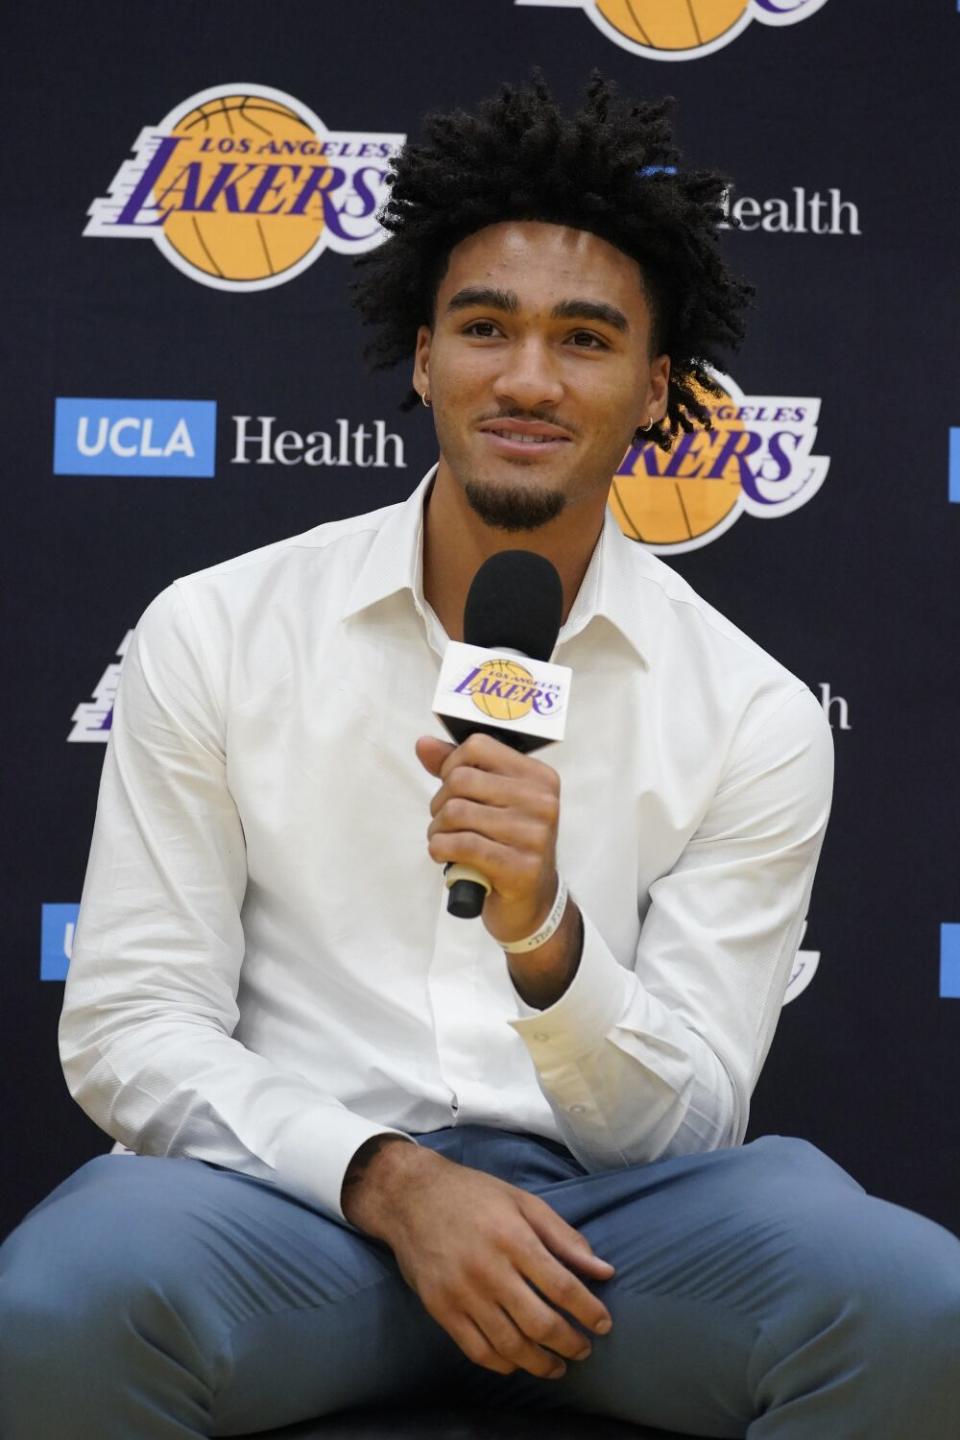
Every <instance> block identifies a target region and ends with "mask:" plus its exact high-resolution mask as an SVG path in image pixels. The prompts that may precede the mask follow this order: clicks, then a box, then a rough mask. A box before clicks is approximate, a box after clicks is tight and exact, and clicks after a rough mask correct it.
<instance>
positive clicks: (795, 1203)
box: [0, 1125, 960, 1440]
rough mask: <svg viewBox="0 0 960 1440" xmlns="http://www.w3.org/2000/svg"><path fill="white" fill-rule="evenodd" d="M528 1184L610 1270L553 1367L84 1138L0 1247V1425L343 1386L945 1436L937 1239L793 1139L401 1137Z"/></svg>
mask: <svg viewBox="0 0 960 1440" xmlns="http://www.w3.org/2000/svg"><path fill="white" fill-rule="evenodd" d="M419 1138H420V1140H421V1143H422V1144H425V1145H429V1146H431V1147H432V1148H434V1149H436V1150H437V1151H439V1152H440V1153H442V1154H444V1155H446V1156H448V1157H449V1158H451V1159H453V1160H457V1161H460V1162H461V1163H463V1164H465V1165H469V1166H472V1167H474V1168H476V1169H478V1170H484V1171H487V1172H488V1173H490V1174H494V1175H498V1176H499V1177H500V1178H502V1179H504V1180H506V1181H509V1182H510V1183H511V1184H514V1185H518V1186H521V1187H522V1188H524V1189H527V1190H530V1191H532V1192H534V1193H536V1194H539V1195H541V1196H543V1197H544V1199H546V1200H547V1201H548V1202H549V1204H550V1205H552V1206H553V1207H554V1208H555V1209H556V1210H557V1211H558V1212H559V1214H561V1215H562V1216H563V1217H564V1219H565V1220H567V1221H568V1222H569V1223H570V1224H571V1225H574V1226H576V1227H577V1228H578V1229H580V1230H582V1231H583V1233H584V1234H585V1235H586V1236H587V1237H588V1239H589V1240H590V1242H591V1244H592V1245H593V1248H594V1250H595V1251H596V1253H597V1254H598V1255H601V1256H602V1257H603V1258H605V1259H607V1260H610V1261H611V1263H612V1264H613V1265H615V1266H616V1275H615V1277H614V1278H613V1279H611V1280H609V1281H606V1282H603V1283H602V1284H597V1285H596V1286H595V1289H596V1293H597V1294H599V1295H601V1296H602V1298H603V1300H604V1302H605V1303H606V1305H607V1306H608V1308H609V1310H610V1313H611V1315H612V1317H613V1330H612V1331H611V1333H610V1334H609V1335H608V1336H605V1337H604V1336H595V1337H593V1353H592V1355H591V1356H590V1357H589V1358H588V1359H587V1360H585V1361H582V1362H576V1361H571V1362H569V1365H568V1370H567V1374H566V1376H565V1378H564V1379H562V1380H560V1381H549V1380H541V1379H536V1378H534V1377H533V1376H530V1375H527V1374H526V1373H525V1372H520V1371H518V1372H515V1373H514V1374H512V1375H508V1376H501V1375H496V1374H494V1373H493V1372H492V1371H488V1370H484V1369H482V1368H481V1367H479V1366H476V1365H474V1364H472V1363H471V1362H470V1361H469V1360H467V1358H466V1357H465V1356H464V1355H463V1354H462V1353H461V1352H460V1350H459V1349H458V1348H457V1347H456V1345H455V1344H454V1342H453V1341H452V1340H451V1339H450V1338H449V1337H448V1336H447V1335H446V1334H445V1332H444V1331H443V1330H442V1329H441V1328H440V1326H439V1325H437V1324H436V1323H435V1322H434V1321H433V1320H432V1319H431V1318H430V1316H429V1315H428V1314H427V1313H426V1311H425V1310H424V1309H423V1307H422V1305H421V1304H420V1301H419V1300H418V1299H417V1297H416V1296H415V1295H414V1294H413V1292H412V1291H411V1290H410V1289H409V1288H408V1287H407V1285H406V1284H405V1282H404V1280H403V1278H402V1277H401V1275H400V1273H399V1271H398V1269H397V1266H396V1263H395V1261H394V1259H393V1256H392V1254H391V1253H390V1251H389V1250H388V1249H386V1247H384V1246H381V1245H379V1244H377V1243H374V1242H371V1241H368V1240H366V1239H365V1238H363V1237H361V1236H360V1235H358V1234H357V1233H356V1232H354V1231H352V1230H351V1229H349V1228H347V1227H345V1226H343V1225H340V1224H337V1223H335V1222H333V1221H331V1220H329V1219H328V1218H326V1217H325V1216H324V1215H321V1214H320V1213H318V1212H317V1211H316V1210H313V1209H312V1208H311V1207H310V1206H308V1205H306V1204H303V1203H302V1202H301V1201H298V1200H296V1199H294V1198H292V1197H291V1196H289V1195H287V1194H285V1193H284V1192H283V1191H282V1190H280V1189H278V1188H277V1187H276V1186H274V1185H271V1184H269V1183H266V1182H263V1181H258V1180H252V1179H249V1178H248V1177H246V1176H243V1175H240V1174H237V1173H234V1172H232V1171H229V1170H224V1169H220V1168H218V1167H216V1166H212V1165H207V1164H205V1163H203V1162H202V1161H198V1160H185V1159H160V1158H153V1157H147V1156H143V1157H139V1156H137V1157H131V1156H122V1155H104V1156H101V1157H99V1158H98V1159H96V1160H91V1161H90V1162H89V1163H88V1164H86V1165H84V1166H83V1167H82V1168H81V1169H80V1170H78V1171H77V1172H76V1173H75V1174H73V1175H72V1176H70V1178H69V1179H67V1180H65V1181H64V1182H63V1184H62V1185H60V1186H59V1187H58V1188H57V1189H56V1190H54V1191H53V1193H52V1194H51V1195H49V1196H48V1197H47V1199H46V1200H44V1201H42V1202H41V1204H40V1205H38V1206H37V1207H36V1208H35V1209H34V1210H33V1211H31V1213H30V1214H29V1215H28V1216H27V1217H26V1219H25V1220H24V1221H23V1222H22V1224H21V1225H20V1226H19V1227H18V1228H17V1229H16V1230H15V1231H14V1232H13V1234H12V1235H11V1236H9V1238H8V1239H7V1241H6V1243H5V1244H4V1246H3V1247H2V1249H0V1434H2V1436H3V1440H39V1437H41V1436H43V1437H50V1440H54V1437H55V1440H185V1437H195V1436H217V1435H244V1434H249V1433H251V1432H254V1431H257V1430H261V1429H267V1428H271V1427H274V1426H282V1425H286V1424H289V1423H291V1422H294V1421H297V1420H303V1419H306V1418H309V1417H316V1416H321V1415H324V1414H327V1413H329V1412H332V1411H336V1410H339V1409H344V1408H349V1407H350V1406H353V1405H358V1404H373V1403H383V1402H388V1403H389V1402H391V1401H393V1400H396V1401H397V1402H398V1404H403V1403H404V1402H415V1403H420V1404H422V1403H424V1402H425V1401H429V1400H433V1399H436V1400H438V1401H441V1400H446V1401H448V1402H449V1399H450V1398H451V1397H455V1398H456V1400H457V1402H458V1403H461V1404H464V1405H471V1406H474V1405H475V1406H486V1407H497V1406H509V1407H517V1408H528V1409H529V1408H542V1409H548V1408H549V1407H551V1406H555V1405H564V1406H568V1407H571V1408H576V1409H581V1410H586V1411H592V1412H596V1413H599V1414H606V1415H611V1416H616V1417H619V1418H621V1419H625V1420H633V1421H634V1422H637V1423H643V1424H648V1425H652V1426H658V1427H663V1428H664V1429H669V1430H677V1431H680V1432H682V1433H684V1434H687V1435H714V1436H749V1440H921V1437H922V1440H957V1437H958V1435H960V1241H958V1240H957V1238H956V1237H955V1236H954V1235H952V1234H951V1233H950V1232H949V1231H947V1230H945V1229H943V1228H942V1227H941V1226H939V1225H937V1224H935V1223H933V1222H932V1221H930V1220H927V1219H925V1218H923V1217H922V1216H920V1215H916V1214H914V1213H913V1212H912V1211H909V1210H905V1209H903V1208H901V1207H899V1206H897V1205H893V1204H890V1203H888V1202H886V1201H884V1200H879V1199H876V1198H873V1197H871V1196H869V1195H867V1194H866V1193H865V1191H864V1190H863V1188H862V1187H861V1186H860V1185H858V1184H857V1182H856V1181H855V1180H853V1179H851V1177H850V1176H849V1175H848V1174H847V1173H846V1172H845V1171H844V1170H842V1169H841V1168H840V1167H839V1166H838V1165H836V1164H834V1162H833V1161H832V1160H830V1159H828V1158H827V1156H825V1155H824V1154H822V1153H821V1152H820V1151H819V1150H817V1149H816V1148H815V1147H814V1146H812V1145H810V1144H808V1143H807V1142H806V1141H803V1140H794V1139H788V1138H784V1137H781V1136H775V1135H771V1136H765V1137H763V1138H762V1139H759V1140H755V1141H753V1143H752V1144H749V1145H745V1146H742V1147H738V1148H734V1149H725V1150H716V1151H712V1152H710V1153H708V1154H704V1155H691V1156H682V1157H679V1158H676V1159H668V1160H660V1161H657V1162H655V1163H652V1164H647V1165H634V1166H630V1167H628V1168H626V1169H623V1170H617V1171H611V1172H607V1173H604V1174H599V1175H587V1174H586V1173H585V1172H584V1171H583V1169H582V1168H581V1166H580V1165H579V1164H578V1163H577V1162H576V1160H574V1158H573V1157H572V1156H571V1155H570V1154H569V1152H568V1151H566V1150H565V1149H563V1148H562V1147H561V1146H559V1145H554V1144H551V1143H550V1142H547V1141H541V1140H537V1139H533V1138H531V1137H529V1136H522V1135H515V1134H510V1133H506V1132H503V1131H497V1130H492V1129H488V1128H486V1127H482V1126H470V1125H466V1126H463V1127H458V1128H454V1129H445V1130H440V1131H436V1132H433V1133H431V1134H428V1135H424V1136H421V1137H419Z"/></svg>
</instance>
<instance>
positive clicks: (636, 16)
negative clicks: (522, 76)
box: [515, 0, 827, 60]
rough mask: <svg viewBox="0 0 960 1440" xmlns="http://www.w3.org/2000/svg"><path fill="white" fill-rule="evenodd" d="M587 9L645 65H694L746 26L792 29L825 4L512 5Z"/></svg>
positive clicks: (599, 1) (550, 1) (612, 0)
mask: <svg viewBox="0 0 960 1440" xmlns="http://www.w3.org/2000/svg"><path fill="white" fill-rule="evenodd" d="M515 3H516V4H517V5H542V6H546V7H550V8H552V9H564V10H585V11H586V13H587V15H588V16H589V17H590V19H591V20H592V21H593V23H594V24H595V25H596V26H597V28H598V29H599V30H602V31H603V33H604V35H606V36H607V38H608V40H612V41H613V42H614V44H615V45H620V46H621V47H622V48H623V49H624V50H632V51H633V53H634V54H635V55H644V56H646V58H647V59H648V60H696V59H698V58H699V57H700V56H701V55H710V54H712V53H713V51H714V50H720V49H721V48H722V47H723V46H724V45H729V44H730V42H731V40H736V38H737V36H738V35H742V33H743V31H744V30H745V29H746V28H747V26H748V25H749V24H750V21H751V20H760V21H761V22H762V23H763V24H764V25H795V24H796V23H797V21H798V20H806V19H808V18H809V16H811V15H813V14H814V13H815V12H816V11H817V10H819V9H820V8H821V6H823V5H825V4H826V3H827V0H515Z"/></svg>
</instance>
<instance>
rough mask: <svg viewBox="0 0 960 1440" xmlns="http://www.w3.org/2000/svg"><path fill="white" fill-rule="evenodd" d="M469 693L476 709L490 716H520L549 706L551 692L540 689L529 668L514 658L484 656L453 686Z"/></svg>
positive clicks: (541, 710)
mask: <svg viewBox="0 0 960 1440" xmlns="http://www.w3.org/2000/svg"><path fill="white" fill-rule="evenodd" d="M456 688H457V692H458V693H459V694H461V695H469V696H470V698H471V700H472V701H473V703H474V705H475V706H476V707H477V709H478V710H479V711H480V712H481V713H482V714H484V715H486V716H487V717H488V718H489V719H491V720H522V719H523V717H524V716H525V715H529V713H530V711H531V710H536V712H537V714H538V715H542V714H544V713H549V711H550V710H551V709H552V708H553V703H554V701H553V696H552V694H551V693H550V691H549V690H546V691H544V690H542V689H541V688H540V686H539V685H538V684H537V682H536V680H535V679H534V677H533V676H532V675H531V674H530V671H529V670H527V669H526V668H525V666H523V665H519V664H518V663H517V662H516V660H485V661H484V662H483V664H482V665H477V666H475V668H474V669H473V670H471V671H470V673H469V674H468V675H467V676H466V678H465V679H464V680H463V681H462V682H461V684H459V685H458V686H457V687H456Z"/></svg>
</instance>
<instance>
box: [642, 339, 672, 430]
mask: <svg viewBox="0 0 960 1440" xmlns="http://www.w3.org/2000/svg"><path fill="white" fill-rule="evenodd" d="M669 383H670V356H669V355H658V356H657V358H656V359H655V360H652V361H651V362H650V384H649V387H648V391H647V415H648V416H649V417H650V418H651V419H653V420H654V421H657V420H663V419H664V418H665V417H666V413H667V386H668V385H669Z"/></svg>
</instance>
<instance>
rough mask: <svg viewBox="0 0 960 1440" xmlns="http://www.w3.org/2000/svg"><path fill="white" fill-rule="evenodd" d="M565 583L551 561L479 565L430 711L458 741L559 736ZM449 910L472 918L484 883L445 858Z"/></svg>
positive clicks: (520, 559)
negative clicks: (558, 652) (555, 658)
mask: <svg viewBox="0 0 960 1440" xmlns="http://www.w3.org/2000/svg"><path fill="white" fill-rule="evenodd" d="M562 613H563V586H562V584H561V582H560V576H559V575H558V574H557V571H556V569H555V567H554V566H553V565H551V563H550V561H549V560H546V559H545V558H544V557H543V556H542V555H535V554H532V553H531V552H530V551H529V550H502V551H500V552H499V554H497V555H492V556H491V557H490V559H489V560H486V561H485V562H484V563H483V564H482V565H481V566H480V569H479V570H478V571H477V573H476V575H475V576H474V578H473V583H472V584H471V586H470V591H469V593H468V595H467V603H466V606H465V608H464V612H463V643H462V644H461V643H460V642H459V641H451V643H450V644H449V645H448V646H447V651H446V654H445V655H444V658H443V666H442V669H441V671H440V680H439V682H438V684H437V692H436V695H435V696H434V702H433V710H434V714H435V715H436V716H437V718H438V719H439V720H440V721H441V722H442V723H443V725H444V727H445V728H446V730H447V731H448V733H449V734H450V736H451V738H452V739H453V740H455V741H456V743H457V744H458V745H460V744H462V743H463V741H464V740H466V739H467V738H468V737H469V736H470V735H474V734H477V733H478V732H479V733H482V734H484V735H492V736H494V738H495V739H497V740H500V741H502V742H503V743H504V744H506V745H510V746H511V747H512V748H513V749H514V750H518V751H520V752H521V753H523V754H528V753H529V752H530V751H532V750H537V749H539V748H540V747H541V746H543V745H547V744H550V743H551V742H552V741H555V740H562V739H563V732H564V726H565V722H566V711H567V702H568V700H569V694H570V682H571V679H572V672H571V671H570V669H569V668H568V667H567V666H565V665H551V664H550V663H549V661H550V656H551V655H552V654H553V649H554V646H555V645H556V643H557V635H558V634H559V633H560V617H561V615H562ZM444 877H445V880H446V885H447V889H448V891H449V894H448V896H447V910H448V912H449V913H450V914H451V915H456V916H458V917H459V918H461V919H464V920H472V919H475V918H476V916H478V915H479V914H480V912H481V910H482V909H483V903H484V900H485V899H486V897H487V895H488V893H489V891H490V888H491V887H490V882H489V881H488V880H487V879H486V878H485V876H483V875H482V874H481V873H480V872H479V871H478V870H476V869H475V868H474V867H473V866H470V865H460V864H453V863H448V864H447V865H446V866H445V867H444Z"/></svg>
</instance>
